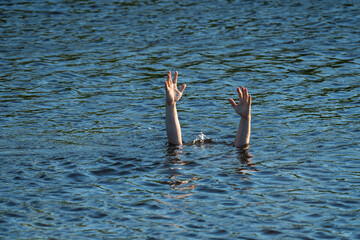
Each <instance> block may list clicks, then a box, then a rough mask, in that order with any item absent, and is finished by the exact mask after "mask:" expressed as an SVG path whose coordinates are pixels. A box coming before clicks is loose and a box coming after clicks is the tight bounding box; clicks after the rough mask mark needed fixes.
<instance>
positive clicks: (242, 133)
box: [229, 87, 251, 147]
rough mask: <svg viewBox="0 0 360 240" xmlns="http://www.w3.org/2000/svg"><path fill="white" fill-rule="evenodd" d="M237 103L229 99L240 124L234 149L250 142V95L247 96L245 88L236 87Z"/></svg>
mask: <svg viewBox="0 0 360 240" xmlns="http://www.w3.org/2000/svg"><path fill="white" fill-rule="evenodd" d="M237 92H238V94H239V103H238V104H236V103H235V101H234V100H233V99H231V98H229V102H230V104H231V105H232V106H233V108H234V110H235V112H236V113H238V114H239V115H240V123H239V127H238V130H237V133H236V137H235V140H234V146H235V147H241V146H243V145H247V144H249V142H250V132H251V95H248V91H247V89H246V88H244V87H241V90H240V88H239V87H238V88H237Z"/></svg>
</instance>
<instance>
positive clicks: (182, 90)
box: [180, 84, 186, 93]
mask: <svg viewBox="0 0 360 240" xmlns="http://www.w3.org/2000/svg"><path fill="white" fill-rule="evenodd" d="M185 88H186V84H183V85H181V87H180V92H181V93H183V92H184V90H185Z"/></svg>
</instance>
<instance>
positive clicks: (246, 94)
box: [241, 87, 248, 100]
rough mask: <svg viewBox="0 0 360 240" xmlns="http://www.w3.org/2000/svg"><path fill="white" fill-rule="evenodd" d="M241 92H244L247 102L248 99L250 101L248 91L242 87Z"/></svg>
mask: <svg viewBox="0 0 360 240" xmlns="http://www.w3.org/2000/svg"><path fill="white" fill-rule="evenodd" d="M241 90H242V92H243V96H244V98H245V99H246V100H247V99H248V91H247V88H244V87H241Z"/></svg>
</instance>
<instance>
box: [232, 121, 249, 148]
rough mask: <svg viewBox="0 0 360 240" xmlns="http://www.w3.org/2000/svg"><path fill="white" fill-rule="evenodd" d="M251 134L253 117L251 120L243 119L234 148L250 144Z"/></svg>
mask: <svg viewBox="0 0 360 240" xmlns="http://www.w3.org/2000/svg"><path fill="white" fill-rule="evenodd" d="M250 132H251V117H249V118H243V117H241V119H240V123H239V127H238V131H237V133H236V137H235V141H234V146H235V147H241V146H243V145H246V144H249V142H250Z"/></svg>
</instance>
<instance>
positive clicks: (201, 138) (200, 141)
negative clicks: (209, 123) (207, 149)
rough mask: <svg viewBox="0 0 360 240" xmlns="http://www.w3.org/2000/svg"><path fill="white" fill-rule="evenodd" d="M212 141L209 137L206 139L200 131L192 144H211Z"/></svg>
mask: <svg viewBox="0 0 360 240" xmlns="http://www.w3.org/2000/svg"><path fill="white" fill-rule="evenodd" d="M212 142H213V140H212V139H211V138H209V137H207V136H206V135H205V134H203V132H202V131H201V132H200V133H199V134H198V135H197V136H196V139H195V140H194V141H193V144H203V143H212Z"/></svg>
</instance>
